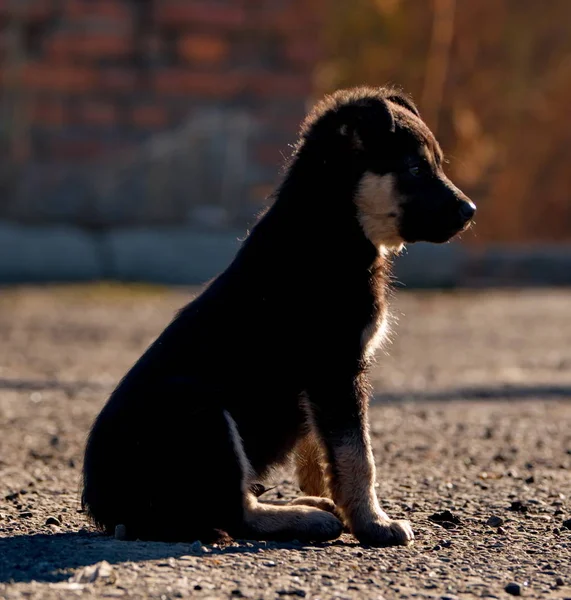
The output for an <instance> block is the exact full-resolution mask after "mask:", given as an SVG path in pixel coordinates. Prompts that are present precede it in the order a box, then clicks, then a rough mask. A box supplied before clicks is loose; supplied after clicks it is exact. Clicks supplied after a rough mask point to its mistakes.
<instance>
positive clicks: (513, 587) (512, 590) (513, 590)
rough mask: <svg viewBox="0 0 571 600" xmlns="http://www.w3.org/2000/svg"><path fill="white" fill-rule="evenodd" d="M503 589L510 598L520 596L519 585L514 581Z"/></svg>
mask: <svg viewBox="0 0 571 600" xmlns="http://www.w3.org/2000/svg"><path fill="white" fill-rule="evenodd" d="M504 589H505V591H506V592H507V593H508V594H511V595H512V596H521V585H520V584H519V583H516V582H515V581H512V582H511V583H508V584H507V585H506V587H505V588H504Z"/></svg>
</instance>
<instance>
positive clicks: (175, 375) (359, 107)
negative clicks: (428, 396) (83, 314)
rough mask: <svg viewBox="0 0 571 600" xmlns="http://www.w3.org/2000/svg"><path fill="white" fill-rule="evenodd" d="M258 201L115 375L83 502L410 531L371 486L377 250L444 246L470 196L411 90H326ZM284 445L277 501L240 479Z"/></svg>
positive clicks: (252, 525)
mask: <svg viewBox="0 0 571 600" xmlns="http://www.w3.org/2000/svg"><path fill="white" fill-rule="evenodd" d="M273 200H274V202H273V204H272V206H271V208H270V209H269V210H268V211H267V212H266V214H265V215H264V216H263V217H262V218H261V219H260V220H259V221H258V223H257V225H256V226H255V227H254V229H253V230H252V232H251V234H250V235H249V237H248V238H247V239H246V241H245V242H244V244H243V245H242V247H241V249H240V251H239V252H238V254H237V256H236V258H235V259H234V261H233V262H232V263H231V264H230V266H229V267H228V268H227V269H226V271H224V272H223V273H222V274H221V275H219V276H218V277H217V278H216V279H215V280H214V281H213V282H212V283H210V285H209V286H208V287H207V288H206V289H205V290H204V291H203V292H202V294H201V295H200V296H198V297H197V298H196V299H195V300H194V301H192V302H191V303H190V304H188V305H187V306H186V307H184V308H183V309H182V310H181V311H180V312H179V313H178V315H177V316H176V317H175V319H174V320H173V321H172V322H171V324H170V325H169V326H168V327H167V328H166V329H165V331H163V333H162V334H161V335H160V336H159V337H158V339H157V340H156V341H155V342H154V343H153V344H152V345H151V346H150V347H149V348H148V350H147V351H146V352H145V353H144V354H143V356H142V357H141V358H140V359H139V361H138V362H137V363H136V364H135V365H134V366H133V367H132V369H131V370H130V371H129V372H128V373H127V375H126V376H125V377H124V379H123V380H122V381H121V382H120V383H119V385H118V387H117V388H116V390H115V391H114V392H113V394H112V395H111V397H110V399H109V401H108V402H107V404H106V405H105V407H104V408H103V410H102V411H101V413H100V414H99V416H98V417H97V419H96V421H95V423H94V425H93V428H92V430H91V433H90V435H89V439H88V442H87V447H86V451H85V462H84V471H83V475H84V480H83V484H84V485H83V497H82V500H83V505H84V507H85V509H86V510H87V512H88V514H89V515H90V517H91V518H92V520H93V521H94V522H95V523H96V524H97V525H98V526H99V527H100V528H101V529H103V530H104V531H106V532H108V533H112V532H113V531H114V529H115V527H116V526H117V525H119V524H122V525H124V526H125V527H126V531H127V536H128V537H129V538H132V539H137V538H138V539H145V540H162V541H191V540H195V539H200V540H202V541H212V540H214V539H216V538H217V537H218V536H220V535H222V532H225V533H226V534H228V535H230V536H232V537H235V538H249V539H268V540H269V539H272V540H287V539H298V540H306V541H309V540H314V541H323V540H330V539H334V538H336V537H338V536H339V535H340V533H341V532H342V530H343V527H344V526H346V527H347V528H348V529H349V530H350V531H351V533H353V534H354V535H355V536H356V537H357V539H358V540H360V541H361V542H362V543H365V544H370V545H375V546H385V545H394V544H408V543H410V542H411V541H412V540H413V537H414V536H413V532H412V529H411V527H410V525H409V523H408V522H407V521H391V519H390V518H389V517H388V516H387V514H386V513H384V512H383V510H382V509H381V507H380V505H379V501H378V499H377V496H376V493H375V464H374V460H373V453H372V449H371V441H370V438H369V423H368V419H367V409H368V401H369V385H368V383H367V368H368V365H369V361H370V359H371V357H372V355H373V353H374V350H375V348H376V347H377V346H378V345H379V344H380V343H381V342H382V340H383V337H384V335H385V332H386V322H387V321H386V319H387V301H386V297H387V291H388V287H389V274H390V260H391V255H392V254H393V253H394V252H395V251H397V250H399V249H400V248H401V246H402V245H403V244H404V243H406V242H416V241H418V240H424V241H429V242H445V241H447V240H449V239H450V238H451V237H453V236H454V235H455V234H456V233H458V232H459V231H462V230H463V229H465V228H466V227H467V226H468V224H469V223H470V221H471V219H472V217H473V215H474V212H475V206H474V205H473V204H472V203H471V202H470V201H469V200H468V198H466V196H464V195H463V194H462V192H461V191H460V190H459V189H458V188H456V187H455V186H454V185H453V184H452V183H451V181H450V180H449V179H447V177H446V176H445V175H444V172H443V170H442V152H441V150H440V148H439V146H438V143H437V142H436V140H435V139H434V136H433V135H432V133H431V132H430V131H429V129H428V127H427V126H426V125H425V124H424V123H423V121H422V120H421V118H420V116H419V113H418V110H417V109H416V107H415V106H414V104H413V103H412V102H411V100H410V99H409V98H408V97H406V96H405V95H403V94H401V93H400V92H398V91H395V90H392V89H389V88H375V89H373V88H358V89H354V90H349V91H340V92H337V93H335V94H333V95H332V96H328V97H327V98H325V99H324V100H323V101H321V102H320V103H319V104H317V106H316V107H315V108H314V110H313V111H312V112H311V114H310V115H309V116H308V117H307V119H306V120H305V122H304V123H303V125H302V128H301V134H300V138H299V142H298V143H297V146H296V148H295V151H294V153H293V156H292V158H291V160H290V162H289V164H288V166H287V170H286V173H285V176H284V178H283V181H282V183H281V185H280V186H279V188H278V189H277V191H276V192H275V194H274V198H273ZM292 453H294V455H295V457H296V464H297V473H298V477H299V483H300V487H301V489H302V491H303V492H304V493H305V494H307V496H304V497H300V498H298V499H297V500H296V501H295V502H294V503H292V504H290V505H275V504H267V503H263V502H261V501H260V500H259V499H258V498H257V494H256V493H255V492H256V485H255V484H256V482H261V481H263V478H264V476H265V475H266V474H267V473H268V472H269V470H270V469H271V468H272V467H273V466H275V465H279V464H280V463H283V462H284V461H285V460H286V459H287V458H288V456H290V455H292Z"/></svg>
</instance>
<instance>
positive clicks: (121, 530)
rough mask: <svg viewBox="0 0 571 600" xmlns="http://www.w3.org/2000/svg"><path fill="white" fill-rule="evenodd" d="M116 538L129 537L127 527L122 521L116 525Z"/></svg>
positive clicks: (123, 538)
mask: <svg viewBox="0 0 571 600" xmlns="http://www.w3.org/2000/svg"><path fill="white" fill-rule="evenodd" d="M115 539H116V540H120V541H124V540H126V539H127V528H126V527H125V525H123V524H122V523H120V524H119V525H115Z"/></svg>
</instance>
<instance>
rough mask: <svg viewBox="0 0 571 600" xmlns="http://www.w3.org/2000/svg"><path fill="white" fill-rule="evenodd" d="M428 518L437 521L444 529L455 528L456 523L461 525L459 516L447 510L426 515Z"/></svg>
mask: <svg viewBox="0 0 571 600" xmlns="http://www.w3.org/2000/svg"><path fill="white" fill-rule="evenodd" d="M428 520H429V521H432V522H433V523H438V524H439V525H441V526H442V527H444V528H445V529H455V528H456V526H457V525H461V523H462V522H461V521H460V518H459V517H457V516H456V515H454V514H452V513H451V512H450V511H449V510H443V511H442V512H439V513H438V512H437V513H434V514H432V515H430V516H429V517H428Z"/></svg>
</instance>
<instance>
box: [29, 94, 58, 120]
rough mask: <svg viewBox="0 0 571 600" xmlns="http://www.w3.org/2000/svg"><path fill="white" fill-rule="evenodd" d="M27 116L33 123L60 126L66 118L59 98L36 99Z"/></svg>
mask: <svg viewBox="0 0 571 600" xmlns="http://www.w3.org/2000/svg"><path fill="white" fill-rule="evenodd" d="M29 116H30V122H31V123H32V124H33V125H43V126H45V127H61V126H62V125H63V124H64V123H65V120H66V109H65V106H64V103H63V102H62V101H61V100H54V99H49V100H48V99H36V100H35V101H34V103H33V105H32V107H31V110H30V115H29Z"/></svg>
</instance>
